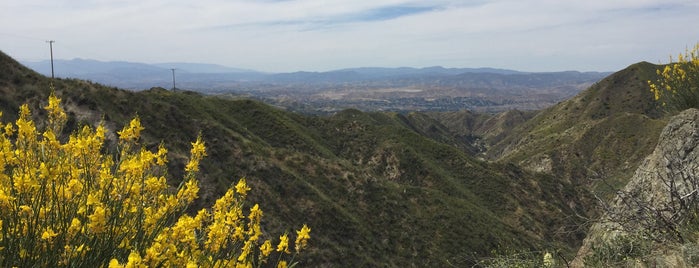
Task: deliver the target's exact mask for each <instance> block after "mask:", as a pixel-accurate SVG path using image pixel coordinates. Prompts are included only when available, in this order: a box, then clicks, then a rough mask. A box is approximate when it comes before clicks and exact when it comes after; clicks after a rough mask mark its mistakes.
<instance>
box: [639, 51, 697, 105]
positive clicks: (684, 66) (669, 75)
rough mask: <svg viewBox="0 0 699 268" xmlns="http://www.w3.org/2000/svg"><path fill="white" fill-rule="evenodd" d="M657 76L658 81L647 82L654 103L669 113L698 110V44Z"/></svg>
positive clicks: (659, 71) (658, 72) (680, 55)
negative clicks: (659, 104) (664, 107)
mask: <svg viewBox="0 0 699 268" xmlns="http://www.w3.org/2000/svg"><path fill="white" fill-rule="evenodd" d="M657 74H658V77H659V79H658V81H648V85H649V86H650V90H651V92H653V96H654V98H655V100H656V101H659V102H661V103H662V105H663V106H666V107H667V108H668V109H669V110H671V111H681V110H684V109H687V108H699V44H697V45H696V46H695V47H694V49H692V50H688V51H686V52H685V53H684V54H682V53H680V54H679V56H678V57H677V61H676V62H672V59H671V63H669V64H668V65H666V66H665V68H663V70H658V71H657Z"/></svg>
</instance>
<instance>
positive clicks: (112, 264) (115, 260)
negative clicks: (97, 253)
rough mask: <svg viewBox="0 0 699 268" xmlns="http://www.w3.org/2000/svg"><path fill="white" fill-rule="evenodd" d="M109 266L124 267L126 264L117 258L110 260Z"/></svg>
mask: <svg viewBox="0 0 699 268" xmlns="http://www.w3.org/2000/svg"><path fill="white" fill-rule="evenodd" d="M109 268H124V265H121V264H119V261H118V260H117V259H112V260H110V261H109Z"/></svg>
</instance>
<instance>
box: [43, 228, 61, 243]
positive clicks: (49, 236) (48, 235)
mask: <svg viewBox="0 0 699 268" xmlns="http://www.w3.org/2000/svg"><path fill="white" fill-rule="evenodd" d="M57 235H58V234H57V233H56V232H54V231H53V230H52V229H51V228H47V229H46V230H44V232H43V233H42V234H41V240H48V241H51V240H53V238H54V237H56V236H57Z"/></svg>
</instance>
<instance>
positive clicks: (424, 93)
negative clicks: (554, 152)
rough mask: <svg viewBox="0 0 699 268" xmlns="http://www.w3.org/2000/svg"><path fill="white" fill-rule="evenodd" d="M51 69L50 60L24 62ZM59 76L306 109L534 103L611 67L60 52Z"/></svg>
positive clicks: (554, 98)
mask: <svg viewBox="0 0 699 268" xmlns="http://www.w3.org/2000/svg"><path fill="white" fill-rule="evenodd" d="M25 64H26V65H27V66H28V67H30V68H33V69H34V70H37V71H38V72H40V73H42V74H45V75H50V73H51V69H50V66H51V64H50V62H49V61H39V62H25ZM54 66H55V69H56V75H57V76H58V77H72V78H79V79H85V80H90V81H94V82H98V83H101V84H105V85H111V86H116V87H120V88H127V89H132V90H144V89H149V88H151V87H162V88H166V89H172V87H173V81H172V78H173V77H172V70H171V69H173V68H174V69H175V80H176V81H175V84H176V85H175V86H176V87H177V88H178V89H180V90H192V91H198V92H202V93H207V94H219V95H235V96H248V97H253V98H257V99H260V100H263V101H265V102H267V103H270V104H273V105H277V106H280V107H285V108H287V109H290V110H293V111H300V112H305V113H332V112H337V111H341V110H343V109H347V108H357V109H360V110H364V111H454V110H461V109H468V110H473V111H479V112H490V113H492V112H501V111H506V110H511V109H519V110H537V109H542V108H546V107H548V106H550V105H552V104H555V103H557V102H559V101H562V100H564V99H566V98H569V97H571V96H574V95H575V94H577V93H578V92H580V91H581V90H583V89H585V88H586V87H588V86H590V85H592V84H593V83H595V82H597V81H599V80H600V79H601V78H603V77H605V76H607V75H608V74H609V73H608V72H578V71H562V72H547V73H530V72H519V71H514V70H506V69H495V68H443V67H438V66H437V67H427V68H407V67H404V68H352V69H341V70H336V71H328V72H293V73H263V72H257V71H253V70H245V69H237V68H230V67H224V66H220V65H214V64H193V63H165V64H143V63H131V62H101V61H95V60H84V59H74V60H57V61H55V62H54Z"/></svg>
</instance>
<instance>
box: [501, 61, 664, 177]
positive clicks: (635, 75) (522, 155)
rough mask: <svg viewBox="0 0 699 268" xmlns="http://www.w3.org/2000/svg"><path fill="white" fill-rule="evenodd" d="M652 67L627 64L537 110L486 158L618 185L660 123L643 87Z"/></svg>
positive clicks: (652, 72) (653, 140) (647, 149)
mask: <svg viewBox="0 0 699 268" xmlns="http://www.w3.org/2000/svg"><path fill="white" fill-rule="evenodd" d="M657 68H658V66H656V65H652V64H650V63H646V62H642V63H637V64H634V65H631V66H629V67H628V68H626V69H624V70H621V71H619V72H616V73H614V74H612V75H610V76H609V77H607V78H605V79H603V80H602V81H600V82H598V83H596V84H595V85H593V86H591V87H590V88H588V89H587V90H585V91H584V92H582V93H581V94H579V95H577V96H575V97H574V98H572V99H569V100H567V101H564V102H561V103H559V104H557V105H555V106H553V107H550V108H548V109H546V110H543V111H541V112H539V113H538V114H537V115H536V116H535V117H533V118H532V119H530V120H527V121H526V122H524V123H522V124H521V125H519V126H517V127H515V128H513V129H512V131H510V132H509V133H508V134H507V135H505V136H504V137H502V136H501V139H495V140H493V141H494V142H492V146H490V148H489V149H488V152H487V153H488V156H489V158H491V159H496V160H498V161H503V162H512V163H518V164H520V165H522V166H524V167H526V168H528V169H530V170H534V171H539V172H545V173H548V174H552V175H555V176H557V177H561V178H563V179H566V180H569V181H571V182H574V183H576V184H578V183H580V184H589V183H591V181H589V180H588V179H604V180H606V182H607V183H608V184H611V185H612V186H614V185H616V186H615V187H618V186H620V185H619V183H621V182H623V181H625V180H626V179H628V177H629V176H630V175H629V174H631V172H632V171H633V170H634V169H635V168H636V167H637V166H638V164H639V163H640V161H641V160H642V159H643V157H645V156H646V155H648V154H649V153H650V152H651V150H652V149H653V147H654V146H655V144H656V141H657V140H656V137H657V135H658V133H660V130H661V129H662V127H663V126H664V125H665V119H663V115H662V114H661V112H660V111H659V110H658V109H657V106H656V103H654V102H653V100H652V98H653V97H652V95H651V93H650V92H649V89H648V86H647V84H646V81H648V80H650V79H654V77H655V70H656V69H657ZM592 184H597V183H596V182H594V181H593V182H592ZM613 188H614V187H613Z"/></svg>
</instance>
